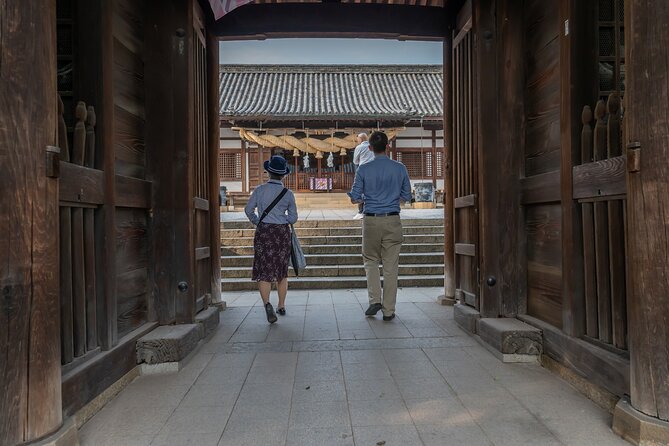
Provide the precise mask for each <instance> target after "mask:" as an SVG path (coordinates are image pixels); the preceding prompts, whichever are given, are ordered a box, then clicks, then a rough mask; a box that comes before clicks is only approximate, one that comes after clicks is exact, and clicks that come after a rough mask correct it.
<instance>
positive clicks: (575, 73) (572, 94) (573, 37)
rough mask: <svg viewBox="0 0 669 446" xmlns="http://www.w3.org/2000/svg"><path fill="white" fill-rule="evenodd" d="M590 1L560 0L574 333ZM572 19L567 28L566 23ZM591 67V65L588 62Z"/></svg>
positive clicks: (574, 328) (565, 238)
mask: <svg viewBox="0 0 669 446" xmlns="http://www.w3.org/2000/svg"><path fill="white" fill-rule="evenodd" d="M589 3H591V2H583V1H580V0H564V1H562V2H561V3H560V23H561V24H562V26H560V73H561V76H560V140H561V148H562V154H561V169H560V196H561V199H562V205H561V207H562V310H563V311H562V328H563V330H564V332H565V333H567V334H569V335H570V336H575V337H580V336H582V335H583V334H585V302H584V299H585V297H584V288H585V281H584V265H583V231H582V216H581V209H580V206H579V204H578V202H577V201H576V200H574V199H573V193H572V189H573V188H572V169H573V166H575V165H578V164H581V142H580V139H581V128H582V123H581V111H582V109H583V106H584V105H588V104H590V103H591V102H592V101H593V100H595V98H594V97H592V93H591V91H592V88H591V83H592V79H596V78H597V72H596V71H595V70H594V68H595V64H592V61H593V60H595V59H596V57H597V54H596V53H594V51H593V49H594V48H595V44H594V40H595V39H594V38H593V37H592V36H591V34H592V20H594V13H593V11H592V10H593V5H592V4H590V5H589ZM566 22H568V23H569V33H568V34H567V32H566V29H565V27H564V23H566ZM589 67H592V68H589Z"/></svg>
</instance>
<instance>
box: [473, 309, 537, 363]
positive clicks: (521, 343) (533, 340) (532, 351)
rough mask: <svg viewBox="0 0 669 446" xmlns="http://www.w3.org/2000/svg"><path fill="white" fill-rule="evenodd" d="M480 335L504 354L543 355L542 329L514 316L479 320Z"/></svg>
mask: <svg viewBox="0 0 669 446" xmlns="http://www.w3.org/2000/svg"><path fill="white" fill-rule="evenodd" d="M478 328H479V331H478V333H479V336H480V337H481V339H482V340H483V341H485V342H486V343H487V344H488V345H490V346H491V347H493V348H494V349H495V350H497V351H498V352H500V353H502V354H503V355H532V356H538V355H541V353H542V351H543V343H542V338H541V330H539V329H538V328H535V327H533V326H531V325H529V324H526V323H525V322H522V321H519V320H518V319H514V318H483V319H480V320H479V326H478Z"/></svg>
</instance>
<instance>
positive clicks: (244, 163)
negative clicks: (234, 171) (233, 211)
mask: <svg viewBox="0 0 669 446" xmlns="http://www.w3.org/2000/svg"><path fill="white" fill-rule="evenodd" d="M241 141H242V192H248V191H249V176H248V174H247V173H246V171H247V168H246V166H247V164H248V156H249V155H248V151H247V150H246V141H244V140H243V139H242V140H241Z"/></svg>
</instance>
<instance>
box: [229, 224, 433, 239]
mask: <svg viewBox="0 0 669 446" xmlns="http://www.w3.org/2000/svg"><path fill="white" fill-rule="evenodd" d="M295 230H296V231H297V235H298V237H326V236H355V235H362V227H360V226H358V227H341V228H295ZM402 232H403V233H404V235H427V234H437V235H443V234H444V226H443V225H441V226H404V227H403V228H402ZM254 235H255V229H222V230H221V240H223V239H225V238H233V237H253V236H254Z"/></svg>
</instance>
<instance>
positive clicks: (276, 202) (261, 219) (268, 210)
mask: <svg viewBox="0 0 669 446" xmlns="http://www.w3.org/2000/svg"><path fill="white" fill-rule="evenodd" d="M287 193H288V188H287V187H284V188H283V190H282V191H281V193H280V194H279V195H278V196H277V197H276V198H275V199H274V201H273V202H272V203H271V204H270V205H269V206H267V209H265V212H263V213H262V215H261V216H260V220H258V224H260V223H262V221H263V220H264V219H265V217H267V215H268V214H269V213H270V212H271V211H272V209H274V206H276V205H277V204H279V201H281V199H282V198H283V196H284V195H286V194H287Z"/></svg>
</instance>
